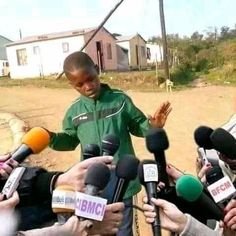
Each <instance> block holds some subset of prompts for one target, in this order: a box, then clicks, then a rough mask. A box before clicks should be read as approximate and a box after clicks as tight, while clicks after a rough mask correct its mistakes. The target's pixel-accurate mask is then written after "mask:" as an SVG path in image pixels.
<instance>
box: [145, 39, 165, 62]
mask: <svg viewBox="0 0 236 236" xmlns="http://www.w3.org/2000/svg"><path fill="white" fill-rule="evenodd" d="M146 46H147V63H148V65H149V66H154V65H155V64H156V63H161V62H162V61H163V47H162V46H161V45H160V44H154V43H147V44H146Z"/></svg>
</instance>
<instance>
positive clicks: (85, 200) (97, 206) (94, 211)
mask: <svg viewBox="0 0 236 236" xmlns="http://www.w3.org/2000/svg"><path fill="white" fill-rule="evenodd" d="M106 205H107V200H106V199H104V198H100V197H94V196H91V195H87V194H84V193H80V192H76V205H75V214H76V215H77V216H80V217H84V218H87V219H93V220H98V221H102V220H103V217H104V214H105V208H106Z"/></svg>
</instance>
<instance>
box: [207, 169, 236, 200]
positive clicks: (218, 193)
mask: <svg viewBox="0 0 236 236" xmlns="http://www.w3.org/2000/svg"><path fill="white" fill-rule="evenodd" d="M206 181H207V184H208V187H207V189H208V191H209V193H210V194H211V196H212V198H213V199H214V201H215V202H216V203H224V202H225V201H226V202H227V200H229V199H231V198H232V197H233V196H235V193H236V189H235V187H234V185H233V183H232V182H231V180H230V178H229V177H228V176H224V174H223V172H222V170H221V168H220V167H218V166H215V167H213V168H212V169H210V170H209V171H208V172H207V173H206Z"/></svg>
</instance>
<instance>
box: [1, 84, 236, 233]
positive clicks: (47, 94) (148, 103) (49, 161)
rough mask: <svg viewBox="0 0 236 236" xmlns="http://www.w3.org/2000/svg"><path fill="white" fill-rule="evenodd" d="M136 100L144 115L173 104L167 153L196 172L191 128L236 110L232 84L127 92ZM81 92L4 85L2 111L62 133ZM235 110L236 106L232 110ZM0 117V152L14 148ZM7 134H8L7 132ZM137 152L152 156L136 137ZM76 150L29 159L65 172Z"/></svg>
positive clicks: (170, 159) (224, 117) (220, 120)
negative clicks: (175, 90) (229, 85)
mask: <svg viewBox="0 0 236 236" xmlns="http://www.w3.org/2000/svg"><path fill="white" fill-rule="evenodd" d="M127 93H128V94H129V95H130V96H131V97H132V99H133V101H134V103H135V104H136V105H137V106H138V107H139V108H140V109H141V110H142V111H144V113H145V114H152V113H153V112H154V111H155V109H156V107H157V106H158V105H159V104H160V103H161V102H163V101H165V100H169V101H170V102H171V103H172V107H173V111H172V113H171V115H170V117H169V119H168V122H167V124H166V127H165V128H166V131H167V134H168V137H169V141H170V148H169V150H168V151H167V159H168V162H170V163H172V164H174V165H176V166H177V167H178V168H180V169H182V170H185V171H186V172H189V173H194V159H195V156H196V151H195V148H196V146H195V144H194V141H193V131H194V129H195V128H196V127H198V126H199V125H202V124H205V125H208V126H211V127H218V126H220V125H221V124H223V123H224V122H225V121H227V120H228V118H229V117H230V115H231V114H232V113H233V96H234V94H236V88H233V87H220V86H219V87H203V88H195V89H189V90H185V91H177V92H173V93H169V94H167V93H164V92H163V93H141V92H131V91H128V92H127ZM76 97H77V93H76V92H75V91H74V90H72V89H47V88H34V87H14V88H0V112H3V111H4V112H12V113H15V114H16V115H18V116H19V117H20V118H22V119H23V120H25V121H26V122H28V123H29V125H30V126H31V127H33V126H44V127H46V128H48V129H49V130H52V131H59V130H60V127H61V120H62V118H63V116H64V113H65V111H66V108H67V107H68V106H69V104H70V103H71V102H72V101H73V100H75V98H76ZM234 112H235V110H234ZM6 133H7V130H6V126H5V125H4V124H3V123H1V121H0V144H1V145H0V152H1V153H3V152H5V151H7V150H9V148H10V142H11V137H10V136H9V134H6ZM5 135H6V136H7V138H6V136H5ZM133 141H134V145H135V150H136V154H137V156H138V157H139V158H140V159H143V158H149V157H151V155H150V154H149V153H148V152H147V151H146V149H145V145H144V140H143V139H142V138H135V137H134V138H133ZM78 157H79V149H78V150H76V151H75V152H55V151H52V150H50V149H46V150H45V151H43V152H42V153H40V154H39V155H38V156H36V157H33V158H31V163H32V164H33V165H40V166H44V167H46V168H48V169H49V170H65V169H67V168H68V167H70V166H71V165H72V164H73V163H75V162H76V161H77V160H78ZM142 221H143V219H140V220H139V222H141V229H142V232H145V233H142V234H141V235H149V233H148V230H149V229H148V228H147V227H146V224H145V223H144V222H142Z"/></svg>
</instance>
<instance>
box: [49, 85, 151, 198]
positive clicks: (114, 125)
mask: <svg viewBox="0 0 236 236" xmlns="http://www.w3.org/2000/svg"><path fill="white" fill-rule="evenodd" d="M149 128H150V125H149V122H148V120H147V118H146V117H145V115H144V114H143V113H142V112H141V111H140V110H139V109H138V108H137V107H136V106H135V105H134V104H133V102H132V100H131V99H130V98H129V97H128V96H127V95H126V94H125V93H124V92H122V91H120V90H115V89H111V88H110V87H109V86H108V85H106V84H101V93H100V96H99V97H98V99H96V100H94V99H91V98H88V97H85V96H80V98H79V99H77V100H76V101H75V102H74V103H73V104H72V105H71V106H70V108H69V109H68V111H67V113H66V115H65V117H64V120H63V132H61V133H55V134H53V136H52V139H51V143H50V147H51V148H53V149H54V150H58V151H70V150H74V149H75V148H76V147H77V146H78V144H79V143H80V144H81V146H82V149H83V147H84V146H85V145H86V144H97V145H99V146H100V147H101V141H102V139H103V137H104V136H106V135H107V134H112V133H113V134H115V135H117V136H118V137H119V138H120V147H119V149H118V151H117V153H116V154H115V156H114V159H115V161H117V160H118V159H120V158H122V156H123V155H124V154H134V149H133V145H132V142H131V137H130V134H132V135H135V136H138V137H144V135H145V133H146V131H147V130H148V129H149ZM140 189H141V186H140V183H139V181H138V180H137V179H136V180H134V181H132V182H130V184H129V187H128V189H127V191H126V194H125V197H124V198H125V199H126V198H129V197H132V196H133V195H135V194H136V193H137V192H139V191H140Z"/></svg>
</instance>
